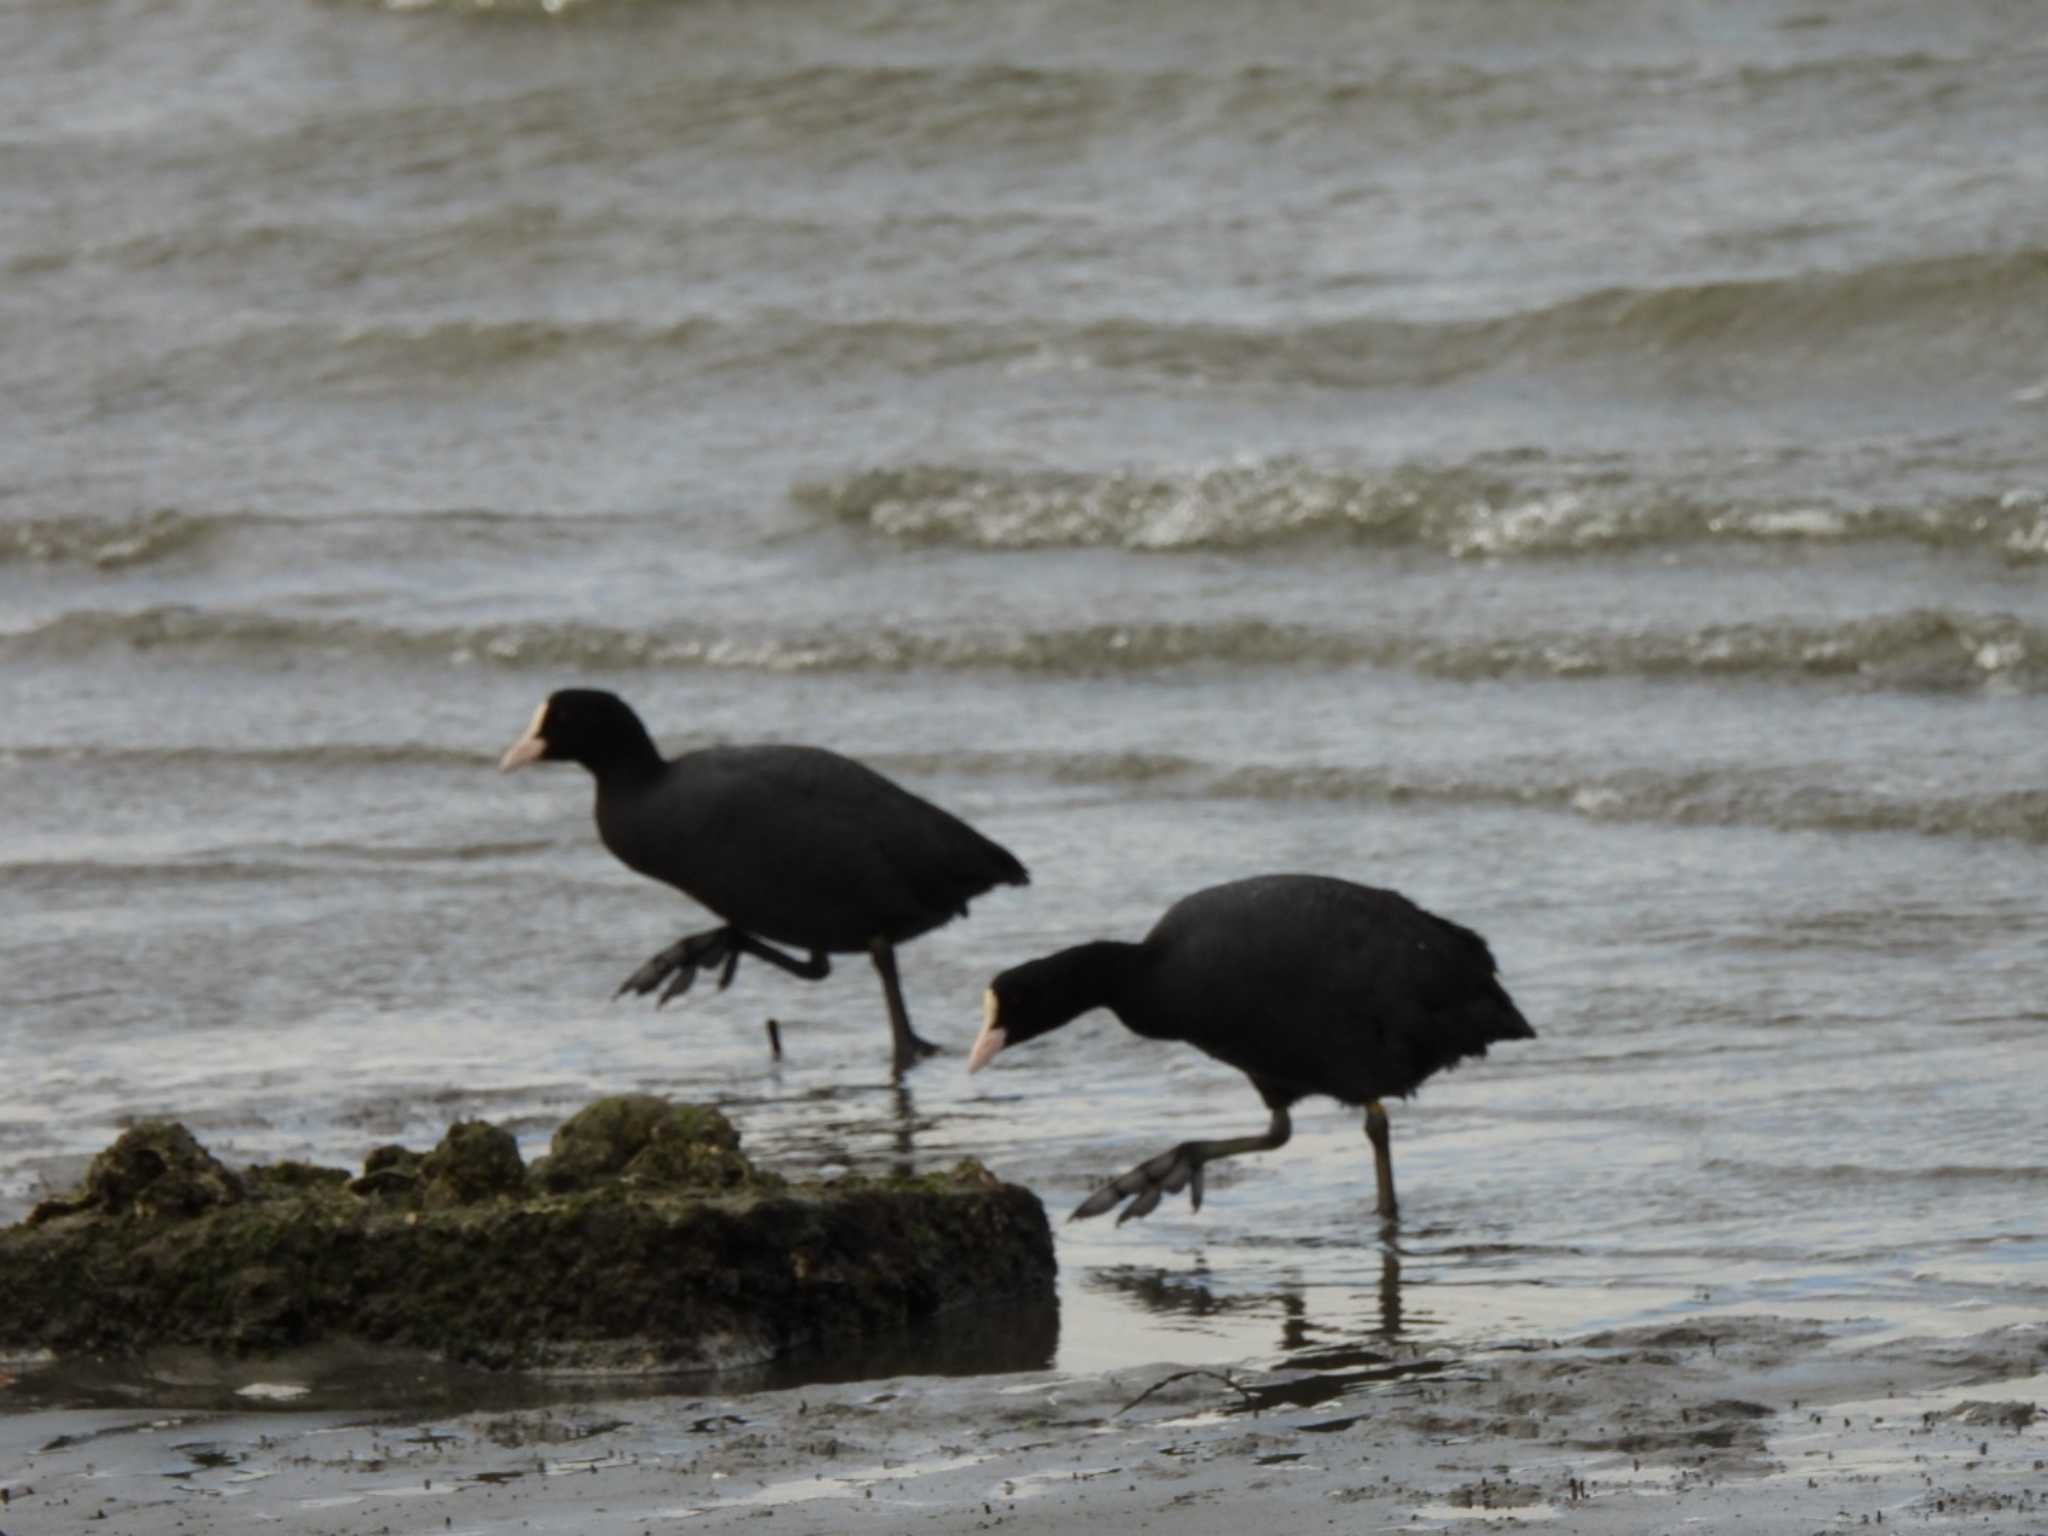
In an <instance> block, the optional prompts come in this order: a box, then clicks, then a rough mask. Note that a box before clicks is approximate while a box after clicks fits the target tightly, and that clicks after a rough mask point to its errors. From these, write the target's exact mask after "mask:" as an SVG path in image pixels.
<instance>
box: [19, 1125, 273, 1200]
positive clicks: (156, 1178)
mask: <svg viewBox="0 0 2048 1536" xmlns="http://www.w3.org/2000/svg"><path fill="white" fill-rule="evenodd" d="M243 1194H244V1190H243V1186H242V1181H241V1179H239V1178H238V1177H236V1176H235V1174H233V1173H232V1172H230V1171H229V1170H228V1169H227V1168H226V1167H224V1166H222V1164H221V1163H220V1162H218V1161H217V1160H216V1159H215V1158H214V1156H213V1154H212V1153H211V1152H208V1151H207V1150H206V1148H204V1147H202V1146H200V1145H199V1143H198V1142H197V1141H195V1140H193V1138H192V1133H191V1132H190V1131H188V1130H186V1129H185V1127H184V1126H182V1125H179V1124H178V1123H177V1122H175V1121H172V1120H145V1121H144V1122H143V1123H142V1124H140V1125H138V1126H135V1127H133V1128H132V1129H130V1130H126V1131H123V1132H122V1133H121V1136H120V1139H119V1140H117V1141H116V1142H115V1143H114V1144H113V1145H112V1146H111V1147H109V1148H107V1150H106V1151H104V1152H102V1153H101V1154H100V1155H99V1156H98V1157H96V1158H94V1159H93V1160H92V1166H91V1167H90V1168H88V1169H87V1170H86V1174H85V1183H84V1184H83V1185H82V1186H80V1187H79V1188H78V1189H77V1190H75V1191H73V1192H72V1193H71V1194H70V1195H68V1196H61V1197H59V1198H58V1199H55V1200H45V1201H44V1202H43V1203H42V1204H41V1205H39V1206H37V1207H36V1208H35V1209H34V1210H33V1211H31V1212H29V1217H28V1224H29V1225H30V1226H38V1225H40V1224H41V1223H43V1222H45V1221H49V1220H51V1219H53V1218H55V1217H59V1216H70V1215H75V1214H77V1213H80V1212H97V1213H99V1214H102V1215H108V1216H120V1215H125V1214H129V1213H133V1214H134V1215H136V1216H140V1217H143V1218H145V1219H147V1218H153V1217H172V1218H175V1217H180V1216H196V1215H198V1214H199V1213H200V1212H201V1211H205V1210H208V1209H210V1208H212V1207H214V1206H219V1205H234V1204H236V1203H237V1202H239V1201H240V1200H241V1199H242V1198H243Z"/></svg>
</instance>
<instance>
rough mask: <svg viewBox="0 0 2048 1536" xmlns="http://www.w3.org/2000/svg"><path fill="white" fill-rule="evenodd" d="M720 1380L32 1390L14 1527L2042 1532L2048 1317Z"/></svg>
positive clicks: (101, 1533)
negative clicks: (55, 1403) (1914, 1330)
mask: <svg viewBox="0 0 2048 1536" xmlns="http://www.w3.org/2000/svg"><path fill="white" fill-rule="evenodd" d="M706 1385H707V1388H708V1390H705V1391H702V1392H694V1391H687V1390H686V1391H679V1392H669V1393H665V1394H664V1395H658V1396H635V1395H633V1393H632V1392H631V1391H630V1389H628V1388H626V1387H624V1386H622V1385H621V1384H618V1383H604V1382H585V1383H582V1384H579V1385H578V1387H577V1388H576V1389H575V1392H574V1397H575V1399H576V1400H574V1401H561V1402H556V1403H554V1404H552V1405H549V1406H527V1407H514V1408H511V1409H508V1410H494V1409H492V1408H488V1407H485V1408H473V1409H470V1410H468V1411H448V1410H447V1408H446V1407H445V1405H444V1406H443V1407H441V1408H439V1409H434V1410H428V1411H425V1412H420V1411H405V1410H400V1411H392V1410H380V1411H376V1412H372V1413H369V1414H365V1413H362V1412H360V1411H357V1412H350V1411H347V1410H344V1409H326V1408H323V1409H317V1410H310V1411H301V1412H292V1411H280V1410H279V1408H278V1407H277V1406H276V1402H275V1401H274V1400H271V1399H266V1398H265V1397H264V1396H262V1395H261V1393H262V1392H264V1391H266V1390H267V1391H270V1392H273V1393H283V1392H285V1391H288V1390H289V1389H288V1388H285V1387H282V1386H279V1385H277V1384H275V1383H272V1384H270V1385H269V1386H268V1387H265V1386H264V1385H263V1384H261V1383H255V1382H251V1383H247V1384H245V1385H244V1386H243V1387H242V1389H241V1393H240V1395H239V1396H238V1397H236V1398H234V1399H233V1401H235V1402H236V1403H237V1404H246V1406H237V1407H234V1408H229V1409H226V1410H189V1409H188V1410H165V1411H151V1410H149V1409H147V1408H107V1407H95V1408H89V1409H77V1408H62V1407H50V1408H42V1409H39V1410H36V1411H28V1412H14V1413H7V1414H4V1415H0V1483H4V1486H5V1488H6V1490H7V1495H8V1499H7V1504H6V1506H5V1508H4V1509H0V1529H11V1528H13V1527H16V1526H18V1527H20V1528H21V1529H24V1530H28V1531H34V1532H39V1533H42V1532H70V1531H78V1532H87V1531H91V1532H94V1533H97V1536H121V1533H130V1536H158V1533H165V1536H168V1533H170V1532H174V1531H184V1530H189V1529H192V1528H193V1522H194V1521H201V1522H203V1524H202V1525H201V1526H200V1528H202V1529H205V1530H208V1531H239V1530H243V1529H255V1528H258V1527H260V1528H262V1529H264V1530H266V1531H275V1532H281V1533H284V1536H316V1533H318V1536H326V1533H339V1532H365V1533H369V1532H378V1531H385V1530H390V1531H414V1530H418V1531H428V1530H439V1531H444V1532H461V1531H489V1530H498V1529H518V1530H522V1531H534V1532H554V1531H559V1532H563V1533H568V1532H573V1531H593V1530H595V1531H612V1530H617V1531H622V1532H623V1531H646V1530H654V1529H661V1528H665V1527H671V1526H677V1527H687V1528H689V1529H706V1530H709V1529H723V1528H728V1527H734V1526H735V1524H736V1522H742V1521H745V1522H753V1521H756V1520H762V1519H772V1520H773V1522H774V1523H773V1524H772V1525H770V1526H767V1527H759V1526H755V1525H753V1524H751V1523H749V1524H747V1525H746V1526H745V1527H744V1528H745V1529H772V1530H778V1531H790V1530H794V1531H806V1532H808V1531H818V1532H825V1531H840V1530H846V1529H873V1530H877V1531H885V1530H898V1529H906V1528H912V1529H917V1530H926V1531H939V1532H953V1531H963V1532H964V1531H968V1530H983V1529H995V1528H1002V1527H1008V1528H1012V1529H1015V1530H1017V1531H1020V1532H1023V1531H1036V1530H1045V1531H1052V1530H1056V1529H1067V1528H1071V1527H1072V1526H1073V1525H1074V1524H1075V1523H1076V1522H1086V1523H1088V1524H1090V1525H1101V1526H1105V1527H1107V1526H1114V1527H1116V1528H1119V1529H1124V1528H1130V1529H1137V1528H1140V1527H1141V1526H1142V1525H1143V1524H1144V1523H1146V1522H1148V1521H1151V1520H1154V1519H1156V1518H1158V1517H1161V1516H1164V1517H1166V1518H1170V1519H1171V1520H1172V1521H1173V1522H1174V1524H1175V1527H1176V1529H1177V1530H1180V1531H1182V1532H1184V1533H1187V1536H1211V1533H1213V1536H1227V1533H1234V1532H1241V1531H1243V1530H1246V1529H1249V1528H1256V1527H1254V1526H1253V1525H1252V1522H1254V1521H1257V1522H1261V1523H1263V1524H1264V1525H1265V1526H1267V1527H1270V1528H1272V1529H1275V1530H1309V1529H1323V1528H1326V1527H1328V1526H1330V1525H1332V1524H1335V1525H1338V1526H1340V1527H1342V1528H1346V1529H1422V1530H1426V1529H1441V1528H1469V1527H1470V1526H1471V1524H1472V1523H1473V1522H1474V1521H1481V1522H1484V1523H1485V1524H1487V1525H1488V1526H1490V1527H1499V1528H1507V1527H1510V1526H1513V1527H1519V1526H1521V1525H1526V1524H1541V1525H1543V1526H1544V1527H1545V1528H1548V1529H1553V1530H1559V1531H1584V1532H1592V1533H1605V1532H1621V1531H1636V1530H1642V1529H1646V1528H1650V1527H1653V1526H1659V1525H1663V1524H1681V1523H1682V1524H1690V1525H1693V1526H1696V1527H1698V1528H1701V1529H1707V1530H1716V1529H1724V1528H1725V1529H1733V1528H1736V1527H1738V1526H1739V1527H1740V1528H1741V1529H1743V1530H1745V1531H1765V1532H1779V1531H1782V1532H1786V1533H1793V1532H1799V1533H1805V1532H1810V1531H1813V1530H1816V1529H1819V1528H1823V1527H1833V1526H1839V1525H1842V1524H1853V1525H1859V1526H1861V1525H1864V1524H1868V1525H1871V1526H1879V1525H1891V1524H1895V1523H1897V1522H1899V1521H1901V1520H1911V1521H1913V1522H1915V1523H1916V1524H1925V1523H1927V1522H1929V1521H1934V1522H1943V1521H1947V1520H1950V1519H1958V1520H1964V1521H1966V1522H1967V1524H1968V1527H1969V1528H1970V1529H1971V1530H1973V1531H1985V1530H1990V1531H1999V1532H2003V1531H2013V1532H2038V1531H2044V1530H2048V1434H2044V1431H2043V1425H2044V1423H2048V1324H2023V1325H2014V1326H2007V1327H2002V1328H1997V1329H1993V1330H1990V1331H1988V1332H1984V1333H1979V1334H1976V1335H1972V1336H1969V1337H1964V1338H1942V1339H1926V1338H1920V1339H1889V1340H1887V1341H1885V1342H1880V1343H1875V1344H1871V1343H1858V1342H1856V1341H1855V1340H1854V1339H1853V1338H1850V1337H1848V1336H1846V1334H1845V1332H1844V1331H1843V1330H1840V1329H1832V1330H1831V1329H1830V1328H1829V1327H1827V1326H1825V1325H1822V1324H1819V1323H1814V1322H1807V1321H1800V1320H1794V1319H1787V1318H1782V1317H1771V1316H1761V1315H1753V1316H1739V1317H1721V1318H1713V1319H1709V1320H1704V1321H1701V1322H1695V1323H1687V1324H1681V1325H1676V1326H1668V1325H1667V1326H1654V1327H1646V1328H1631V1329H1626V1330H1621V1331H1610V1332H1604V1333H1596V1334H1591V1335H1587V1336H1585V1337H1582V1338H1579V1339H1576V1340H1571V1341H1567V1342H1561V1343H1549V1342H1540V1343H1539V1342H1529V1343H1523V1344H1517V1345H1511V1346H1505V1347H1494V1348H1489V1349H1485V1350H1480V1351H1475V1352H1473V1353H1470V1354H1465V1355H1460V1354H1457V1353H1455V1352H1453V1351H1450V1350H1448V1349H1445V1348H1442V1347H1423V1348H1402V1347H1400V1346H1398V1345H1397V1346H1391V1347H1389V1348H1387V1349H1384V1350H1382V1349H1377V1348H1372V1347H1365V1346H1353V1345H1344V1346H1338V1347H1333V1348H1330V1349H1326V1350H1322V1351H1317V1352H1311V1353H1309V1354H1305V1355H1300V1356H1296V1357H1294V1359H1293V1360H1292V1361H1291V1362H1290V1363H1289V1364H1288V1365H1287V1366H1285V1367H1282V1368H1280V1369H1275V1370H1262V1369H1256V1368H1249V1367H1239V1368H1228V1369H1225V1368H1213V1367H1206V1366H1198V1367H1185V1366H1178V1365H1174V1364H1171V1363H1161V1364H1159V1365H1156V1366H1151V1367H1145V1368H1142V1369H1122V1370H1116V1371H1109V1372H1103V1373H1100V1374H1096V1375H1090V1376H1071V1375H1062V1374H1059V1373H1057V1372H1051V1371H1039V1372H1029V1373H1024V1374H1017V1375H1001V1376H960V1377H899V1378H893V1379H887V1380H872V1381H861V1382H850V1383H842V1384H838V1385H812V1386H803V1387H790V1388H781V1389H776V1390H769V1391H758V1392H750V1393H722V1392H720V1391H718V1390H716V1382H715V1381H711V1382H707V1383H706ZM586 1394H587V1395H586ZM8 1395H9V1394H6V1393H0V1403H4V1402H5V1401H6V1398H7V1396H8Z"/></svg>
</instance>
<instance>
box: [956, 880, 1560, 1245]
mask: <svg viewBox="0 0 2048 1536" xmlns="http://www.w3.org/2000/svg"><path fill="white" fill-rule="evenodd" d="M1096 1007H1104V1008H1108V1009H1109V1010H1110V1011H1111V1012H1112V1013H1114V1014H1115V1015H1116V1016H1117V1017H1118V1018H1119V1019H1120V1020H1122V1022H1123V1023H1124V1024H1125V1026H1127V1027H1128V1028H1129V1029H1131V1030H1133V1031H1134V1032H1136V1033H1137V1034H1140V1035H1145V1036H1147V1037H1149V1038H1152V1039H1157V1040H1183V1041H1186V1042H1187V1043H1188V1044H1190V1045H1193V1046H1195V1047H1196V1048H1197V1049H1199V1050H1202V1051H1206V1052H1207V1053H1208V1054H1209V1055H1211V1056H1214V1057H1215V1058H1216V1059H1217V1060H1219V1061H1223V1062H1228V1063H1229V1064H1230V1065H1231V1066H1233V1067H1236V1068H1237V1069H1238V1070H1239V1071H1241V1072H1243V1073H1244V1074H1245V1075H1246V1076H1247V1077H1249V1078H1250V1079H1251V1080H1252V1085H1253V1086H1254V1087H1255V1088H1257V1089H1258V1091H1259V1094H1260V1096H1261V1097H1262V1098H1263V1099H1264V1100H1265V1101H1266V1105H1267V1108H1268V1109H1269V1110H1270V1111H1271V1112H1272V1115H1273V1122H1272V1126H1271V1128H1270V1129H1269V1131H1268V1132H1267V1133H1266V1135H1265V1136H1263V1137H1247V1138H1239V1139H1237V1140H1235V1141H1229V1142H1188V1143H1184V1144H1183V1145H1182V1146H1180V1147H1176V1148H1174V1149H1173V1151H1171V1152H1169V1153H1166V1154H1163V1155H1162V1156H1161V1157H1158V1158H1154V1159H1153V1160H1152V1161H1151V1162H1149V1163H1147V1164H1145V1165H1143V1166H1142V1167H1141V1168H1139V1169H1136V1170H1134V1171H1133V1172H1132V1173H1130V1174H1127V1175H1125V1176H1124V1178H1123V1179H1120V1180H1117V1181H1115V1182H1114V1183H1112V1184H1109V1185H1106V1186H1104V1187H1103V1189H1101V1190H1099V1191H1097V1193H1096V1194H1095V1195H1094V1196H1092V1197H1091V1198H1090V1199H1089V1200H1088V1201H1087V1202H1085V1203H1084V1204H1083V1205H1082V1206H1081V1208H1080V1210H1078V1211H1077V1212H1076V1213H1075V1214H1076V1215H1096V1214H1099V1213H1100V1212H1101V1211H1105V1210H1108V1209H1109V1208H1110V1207H1111V1206H1113V1205H1115V1204H1117V1203H1118V1202H1120V1201H1121V1200H1122V1199H1124V1198H1126V1197H1128V1196H1133V1195H1135V1196H1136V1197H1137V1198H1136V1199H1135V1200H1134V1201H1133V1202H1132V1204H1131V1206H1130V1207H1129V1208H1128V1209H1127V1210H1126V1211H1125V1212H1124V1213H1123V1218H1128V1217H1131V1216H1142V1215H1144V1214H1146V1213H1147V1212H1149V1211H1150V1210H1151V1209H1152V1208H1153V1207H1154V1206H1156V1205H1157V1204H1158V1202H1159V1199H1160V1198H1161V1196H1163V1195H1165V1194H1170V1193H1173V1192H1174V1191H1176V1190H1178V1189H1180V1188H1182V1187H1191V1188H1192V1192H1193V1196H1194V1201H1195V1204H1196V1206H1197V1207H1199V1206H1200V1204H1201V1167H1202V1164H1203V1163H1205V1162H1207V1161H1211V1160H1213V1159H1214V1158H1216V1157H1224V1156H1230V1155H1233V1154H1234V1153H1238V1152H1249V1151H1264V1150H1268V1149H1270V1148H1272V1147H1278V1146H1281V1145H1284V1144H1285V1142H1286V1141H1287V1138H1288V1136H1289V1134H1291V1125H1290V1121H1289V1117H1288V1110H1289V1108H1290V1107H1291V1106H1292V1105H1294V1104H1295V1103H1296V1102H1297V1101H1299V1100H1301V1099H1304V1098H1307V1097H1309V1096H1310V1095H1313V1094H1326V1095H1328V1096H1329V1097H1331V1098H1334V1099H1337V1100H1339V1101H1340V1102H1342V1103H1345V1104H1355V1105H1364V1106H1366V1108H1367V1134H1368V1135H1369V1136H1370V1137H1371V1138H1372V1141H1373V1147H1374V1152H1375V1162H1376V1165H1377V1171H1378V1174H1379V1194H1380V1211H1381V1214H1382V1215H1385V1216H1388V1217H1391V1216H1393V1215H1394V1214H1395V1211H1396V1205H1395V1199H1394V1188H1393V1169H1392V1161H1391V1157H1390V1155H1389V1154H1388V1152H1387V1150H1386V1148H1387V1138H1386V1117H1385V1111H1384V1109H1383V1108H1382V1107H1381V1101H1382V1100H1384V1099H1389V1098H1405V1097H1407V1096H1408V1095H1409V1094H1410V1093H1412V1092H1414V1091H1415V1089H1416V1088H1417V1087H1418V1086H1419V1085H1420V1084H1421V1083H1422V1082H1423V1080H1424V1079H1426V1078H1428V1077H1429V1076H1430V1075H1431V1074H1432V1073H1434V1072H1438V1071H1441V1070H1442V1069H1443V1068H1445V1067H1448V1066H1451V1065H1453V1064H1454V1063H1456V1062H1458V1061H1461V1060H1463V1059H1464V1058H1466V1057H1468V1056H1483V1055H1485V1054H1486V1049H1487V1047H1488V1046H1489V1045H1492V1044H1494V1043H1496V1042H1498V1041H1502V1040H1517V1039H1527V1038H1529V1037H1532V1036H1533V1035H1534V1034H1535V1033H1536V1032H1535V1030H1533V1029H1532V1028H1530V1026H1529V1022H1528V1020H1526V1019H1524V1018H1523V1017H1522V1014H1521V1011H1520V1010H1519V1009H1517V1008H1516V1007H1515V1004H1514V1002H1513V1000H1512V999H1510V998H1509V996H1508V994H1507V992H1506V991H1505V990H1504V989H1503V988H1502V986H1501V984H1500V980H1499V977H1498V975H1497V974H1496V968H1495V965H1494V959H1493V953H1492V951H1491V950H1490V949H1488V947H1487V944H1486V941H1485V940H1484V939H1482V938H1481V937H1480V936H1479V935H1478V934H1476V933H1474V932H1473V931H1472V930H1471V929H1469V928H1464V927H1461V926H1460V925H1458V924H1457V923H1454V922H1450V921H1448V920H1447V919H1445V918H1441V917H1438V916H1436V915H1435V914H1433V913H1430V912H1426V911H1424V910H1423V909H1422V908H1421V907H1418V906H1416V905H1415V903H1414V902H1412V901H1410V900H1408V898H1407V897H1405V896H1402V895H1400V894H1399V893H1398V892H1395V891H1386V890H1377V889H1374V888H1373V887H1370V886H1364V885H1356V884H1353V883H1352V882H1351V881H1348V880H1338V879H1334V878H1331V877H1329V876H1324V875H1261V876H1256V877H1254V878H1252V879H1248V880H1237V881H1233V882H1231V883H1229V884H1226V885H1218V886H1212V887H1210V888H1209V889H1207V890H1203V891H1197V892H1196V893H1195V894H1193V895H1191V896H1188V897H1185V898H1184V899H1182V900H1181V901H1178V902H1176V903H1175V904H1174V905H1173V906H1172V907H1171V908H1169V909H1168V910H1167V912H1166V915H1165V916H1163V917H1162V918H1160V920H1159V922H1158V923H1157V924H1156V925H1155V926H1154V927H1153V929H1152V931H1151V933H1150V934H1148V935H1147V936H1146V937H1145V939H1144V941H1143V942H1142V943H1138V944H1122V943H1116V942H1112V941H1104V942H1099V943H1094V944H1083V945H1079V946H1076V947H1075V948H1072V949H1066V950H1062V951H1060V952H1059V953H1057V954H1053V955H1048V956H1046V957H1045V958H1043V959H1040V960H1033V961H1030V962H1028V963H1026V964H1024V965H1020V966H1017V967H1015V968H1014V969H1012V970H1008V971H1005V972H1004V973H1003V974H1002V975H1000V976H998V977H997V978H996V979H995V981H994V983H993V984H992V985H991V987H990V991H989V999H988V1004H987V1010H988V1012H987V1019H986V1022H985V1023H984V1026H983V1030H982V1036H981V1038H980V1039H979V1040H977V1041H976V1043H975V1049H974V1052H973V1055H972V1056H971V1057H970V1058H969V1067H970V1069H974V1068H978V1067H980V1066H982V1065H984V1064H985V1063H986V1062H987V1061H988V1060H989V1058H990V1057H992V1056H993V1055H995V1053H996V1052H997V1051H1000V1050H1002V1049H1004V1048H1006V1047H1007V1046H1011V1045H1016V1044H1018V1043H1020V1042H1022V1041H1024V1040H1028V1039H1032V1038H1034V1037H1035V1036H1038V1035H1042V1034H1045V1033H1047V1032H1048V1031H1050V1030H1053V1029H1057V1028H1059V1027H1060V1026H1061V1025H1063V1024H1066V1023H1068V1022H1070V1021H1071V1020H1073V1019H1074V1018H1077V1017H1079V1016H1080V1015H1081V1014H1083V1013H1085V1012H1087V1011H1088V1010H1089V1009H1091V1008H1096ZM1148 1170H1149V1172H1148ZM1123 1218H1120V1219H1123Z"/></svg>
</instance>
